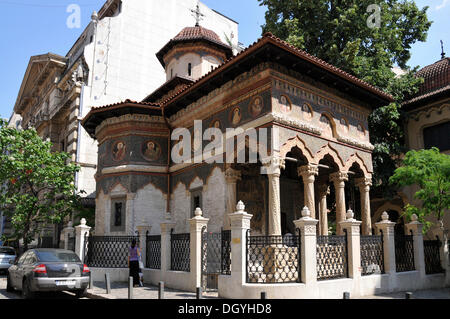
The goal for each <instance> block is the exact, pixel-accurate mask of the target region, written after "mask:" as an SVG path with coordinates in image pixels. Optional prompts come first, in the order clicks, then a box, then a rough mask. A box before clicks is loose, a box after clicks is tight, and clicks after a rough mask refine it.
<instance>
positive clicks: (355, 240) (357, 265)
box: [339, 209, 362, 279]
mask: <svg viewBox="0 0 450 319" xmlns="http://www.w3.org/2000/svg"><path fill="white" fill-rule="evenodd" d="M353 216H354V213H353V211H352V210H351V209H349V210H348V211H347V214H346V218H347V219H346V220H345V221H343V222H340V223H339V224H340V225H341V229H342V230H346V232H347V267H348V268H347V269H348V274H347V276H348V277H349V278H353V279H358V278H360V277H361V242H360V235H359V229H360V227H361V223H362V222H360V221H357V220H356V219H354V218H353Z"/></svg>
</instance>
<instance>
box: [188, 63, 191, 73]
mask: <svg viewBox="0 0 450 319" xmlns="http://www.w3.org/2000/svg"><path fill="white" fill-rule="evenodd" d="M188 76H192V63H189V64H188Z"/></svg>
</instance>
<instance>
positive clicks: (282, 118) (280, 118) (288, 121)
mask: <svg viewBox="0 0 450 319" xmlns="http://www.w3.org/2000/svg"><path fill="white" fill-rule="evenodd" d="M271 116H272V117H273V121H274V122H276V123H280V124H285V125H288V126H293V127H296V128H299V129H301V130H303V131H306V132H310V133H313V134H316V135H322V129H321V128H319V127H317V126H315V125H312V124H310V123H307V122H304V121H301V120H297V119H295V118H293V117H290V116H288V115H285V114H280V113H275V112H274V113H272V114H271Z"/></svg>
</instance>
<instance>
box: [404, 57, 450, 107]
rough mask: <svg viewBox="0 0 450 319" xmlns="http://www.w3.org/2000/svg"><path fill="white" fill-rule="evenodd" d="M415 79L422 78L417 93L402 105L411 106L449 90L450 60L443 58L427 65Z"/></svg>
mask: <svg viewBox="0 0 450 319" xmlns="http://www.w3.org/2000/svg"><path fill="white" fill-rule="evenodd" d="M416 76H417V77H421V78H424V80H425V81H424V83H422V85H420V87H419V91H418V92H417V93H416V94H415V95H413V96H411V97H410V98H409V99H408V100H407V101H406V102H404V103H403V104H411V103H414V102H417V101H419V100H423V99H425V98H429V97H431V96H433V95H436V94H440V93H442V92H444V91H446V90H448V89H449V88H450V58H448V57H446V58H443V59H441V60H439V61H437V62H435V63H433V64H430V65H427V66H426V67H424V68H422V69H421V70H419V71H418V72H417V73H416Z"/></svg>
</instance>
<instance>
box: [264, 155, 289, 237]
mask: <svg viewBox="0 0 450 319" xmlns="http://www.w3.org/2000/svg"><path fill="white" fill-rule="evenodd" d="M263 165H264V167H263V168H262V171H261V173H262V174H267V176H268V178H269V231H268V235H269V236H280V235H281V203H280V174H281V169H284V167H285V166H284V159H282V158H279V157H275V156H272V157H269V158H266V159H264V160H263Z"/></svg>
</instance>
